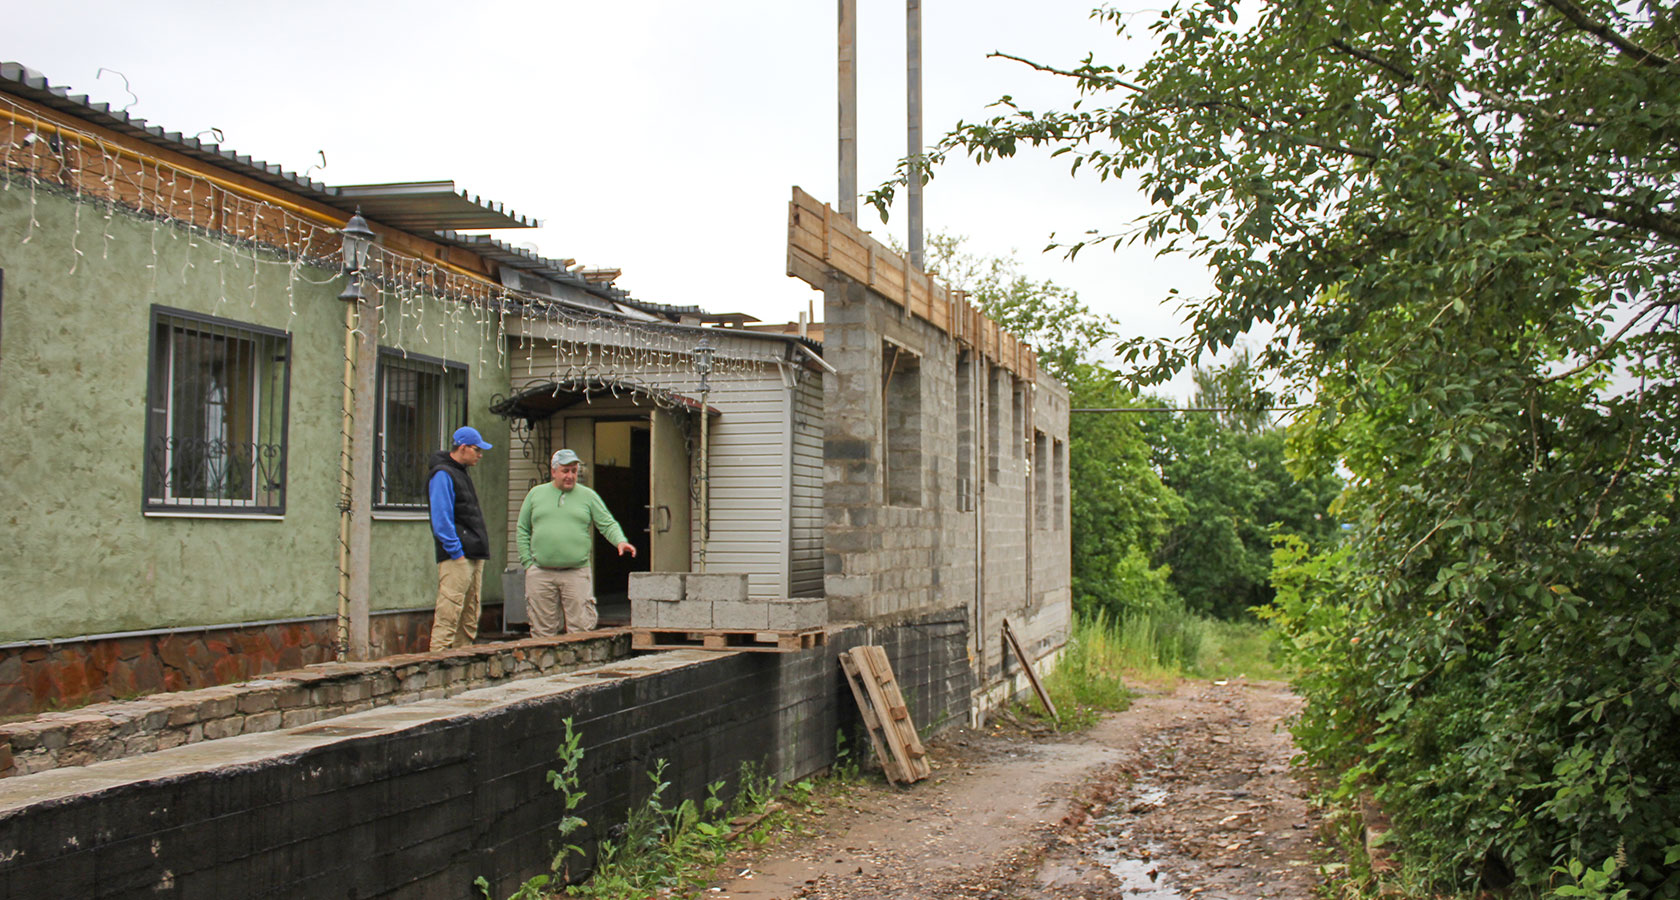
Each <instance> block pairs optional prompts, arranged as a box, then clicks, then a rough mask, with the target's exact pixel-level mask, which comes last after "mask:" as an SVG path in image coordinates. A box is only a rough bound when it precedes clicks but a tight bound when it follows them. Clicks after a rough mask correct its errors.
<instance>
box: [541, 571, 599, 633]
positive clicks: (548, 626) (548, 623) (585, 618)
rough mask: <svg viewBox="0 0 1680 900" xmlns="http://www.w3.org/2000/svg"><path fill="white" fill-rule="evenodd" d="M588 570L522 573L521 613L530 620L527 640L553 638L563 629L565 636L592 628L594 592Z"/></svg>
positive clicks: (593, 625)
mask: <svg viewBox="0 0 1680 900" xmlns="http://www.w3.org/2000/svg"><path fill="white" fill-rule="evenodd" d="M593 587H594V586H593V585H592V584H591V583H590V577H589V567H588V566H579V567H577V568H575V569H545V568H543V567H542V566H532V567H530V568H529V569H526V570H525V614H526V615H527V616H529V617H530V619H531V637H554V636H555V635H557V634H559V633H560V631H561V626H562V625H564V626H565V631H566V633H567V634H571V633H573V632H577V631H592V630H594V628H595V622H596V616H595V591H594V590H593Z"/></svg>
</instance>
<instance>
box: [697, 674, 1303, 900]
mask: <svg viewBox="0 0 1680 900" xmlns="http://www.w3.org/2000/svg"><path fill="white" fill-rule="evenodd" d="M1297 703H1298V701H1297V700H1296V698H1295V697H1294V696H1292V695H1291V694H1290V693H1289V692H1288V689H1287V688H1286V687H1285V686H1283V685H1280V684H1274V683H1265V682H1261V683H1254V682H1245V681H1233V682H1229V683H1211V684H1210V683H1208V682H1184V683H1182V684H1180V685H1179V687H1178V688H1177V689H1176V690H1174V691H1172V692H1171V693H1168V694H1158V695H1153V696H1143V697H1140V698H1139V699H1138V700H1137V701H1136V702H1134V704H1133V706H1132V708H1131V709H1130V710H1128V711H1127V712H1124V713H1119V714H1116V715H1111V716H1109V717H1107V718H1106V719H1104V720H1103V721H1102V722H1101V723H1100V724H1098V725H1097V726H1096V727H1095V728H1093V729H1091V730H1090V731H1087V732H1085V733H1084V734H1079V735H1073V736H1063V735H1053V734H1052V735H1039V736H1034V735H1032V734H1028V733H1026V732H1023V731H1020V730H1018V729H1001V730H990V731H988V732H987V733H984V734H977V733H974V732H971V731H967V730H963V731H958V732H956V733H952V734H948V735H945V736H942V737H941V738H940V739H939V740H936V741H934V742H932V744H931V745H930V747H929V757H930V759H932V760H933V763H934V766H935V769H934V773H933V778H931V779H929V780H927V781H924V782H922V783H920V784H917V785H915V786H913V787H910V788H896V787H892V786H889V785H887V784H885V783H884V782H882V781H881V780H879V779H878V778H877V779H872V780H870V781H869V782H868V783H866V784H864V785H862V786H859V787H855V788H852V789H849V790H847V791H845V792H844V793H842V794H840V795H838V796H836V797H834V798H831V799H830V800H829V801H827V804H826V805H827V808H826V809H825V810H824V812H823V814H822V815H820V816H814V817H809V818H806V819H804V820H803V824H804V826H805V827H806V828H807V829H808V833H806V834H803V835H793V836H789V837H787V838H784V839H783V840H782V841H780V842H779V843H778V844H777V845H776V846H774V847H772V848H770V849H769V850H766V851H758V852H756V853H752V852H748V853H743V854H741V855H739V856H738V857H737V858H736V859H735V860H734V861H733V863H732V865H731V867H730V871H731V872H732V873H734V875H733V877H731V878H730V879H728V880H726V881H724V882H720V883H718V884H717V885H716V886H714V887H713V888H712V889H711V896H714V897H719V898H741V900H748V898H754V900H770V898H788V897H802V898H829V897H844V898H849V900H850V898H873V897H881V898H889V897H890V898H911V897H914V898H1011V900H1013V898H1040V900H1052V898H1055V900H1060V898H1075V897H1079V898H1096V897H1114V898H1119V897H1125V898H1135V900H1187V898H1190V897H1196V898H1198V900H1203V898H1205V900H1225V898H1259V897H1266V898H1301V900H1307V898H1310V897H1312V895H1313V886H1314V885H1315V884H1316V883H1317V877H1316V867H1315V866H1314V865H1313V857H1314V852H1315V848H1316V846H1317V844H1316V841H1315V836H1314V831H1315V822H1313V821H1312V819H1311V818H1310V813H1309V810H1308V807H1307V804H1306V802H1305V801H1304V800H1303V799H1302V794H1303V789H1302V787H1301V786H1300V785H1299V784H1297V783H1296V781H1295V780H1294V779H1293V778H1292V777H1291V775H1290V772H1289V766H1288V762H1289V756H1290V754H1291V752H1292V750H1291V745H1290V742H1289V735H1288V732H1287V731H1285V730H1284V729H1283V727H1282V722H1283V720H1284V719H1286V718H1287V717H1288V716H1289V715H1290V714H1291V713H1293V712H1294V711H1295V709H1296V707H1297Z"/></svg>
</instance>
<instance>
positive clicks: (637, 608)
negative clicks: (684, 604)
mask: <svg viewBox="0 0 1680 900" xmlns="http://www.w3.org/2000/svg"><path fill="white" fill-rule="evenodd" d="M663 605H664V604H663V603H661V602H660V601H658V600H631V601H630V627H631V628H658V627H659V607H661V606H663Z"/></svg>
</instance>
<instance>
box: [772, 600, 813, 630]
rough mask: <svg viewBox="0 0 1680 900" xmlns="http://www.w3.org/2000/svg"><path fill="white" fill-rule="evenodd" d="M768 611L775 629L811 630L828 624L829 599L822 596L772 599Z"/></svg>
mask: <svg viewBox="0 0 1680 900" xmlns="http://www.w3.org/2000/svg"><path fill="white" fill-rule="evenodd" d="M767 611H768V612H769V614H770V622H769V627H770V629H772V630H774V631H809V630H811V629H813V628H822V627H824V626H826V625H827V624H828V601H827V600H825V599H823V598H821V597H814V598H809V599H805V600H772V601H770V603H769V609H768V610H767Z"/></svg>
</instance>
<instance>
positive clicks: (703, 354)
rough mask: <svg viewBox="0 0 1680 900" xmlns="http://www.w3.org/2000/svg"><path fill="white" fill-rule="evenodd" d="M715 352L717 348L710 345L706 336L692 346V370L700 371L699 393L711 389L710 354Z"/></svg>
mask: <svg viewBox="0 0 1680 900" xmlns="http://www.w3.org/2000/svg"><path fill="white" fill-rule="evenodd" d="M716 352H717V350H715V349H714V348H713V347H712V344H711V341H709V340H707V339H706V338H701V339H700V343H699V344H698V345H696V346H695V348H694V357H695V360H694V371H696V372H699V373H700V392H701V393H706V392H707V391H710V390H711V389H712V385H711V374H712V354H713V353H716Z"/></svg>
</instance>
